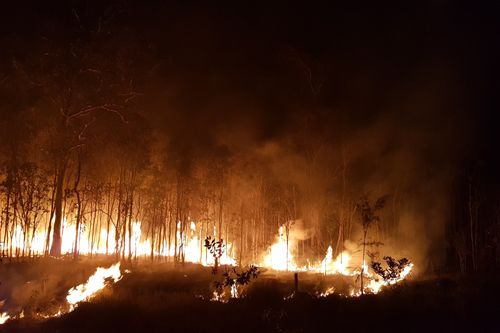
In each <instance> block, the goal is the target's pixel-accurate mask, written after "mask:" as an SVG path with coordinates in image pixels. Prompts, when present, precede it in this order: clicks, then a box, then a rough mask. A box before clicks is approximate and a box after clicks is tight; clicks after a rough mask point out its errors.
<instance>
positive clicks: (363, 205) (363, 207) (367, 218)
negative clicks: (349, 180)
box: [356, 196, 387, 294]
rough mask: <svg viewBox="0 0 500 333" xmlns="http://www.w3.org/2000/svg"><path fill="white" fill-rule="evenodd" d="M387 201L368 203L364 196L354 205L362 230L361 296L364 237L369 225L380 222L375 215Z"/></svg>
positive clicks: (382, 198)
mask: <svg viewBox="0 0 500 333" xmlns="http://www.w3.org/2000/svg"><path fill="white" fill-rule="evenodd" d="M386 200H387V196H382V197H380V198H378V199H377V200H376V201H375V203H373V204H372V203H370V201H369V200H368V198H367V197H366V196H363V197H361V198H360V199H359V200H358V202H357V203H356V212H357V213H358V216H359V220H360V222H361V226H362V228H363V243H362V246H363V260H362V263H361V273H360V278H361V294H363V293H364V282H363V275H364V268H365V254H366V245H368V244H367V243H366V236H367V234H368V229H369V228H370V226H371V225H373V224H374V223H376V222H379V221H380V217H379V216H378V215H377V212H378V211H380V210H381V209H382V208H384V205H385V202H386Z"/></svg>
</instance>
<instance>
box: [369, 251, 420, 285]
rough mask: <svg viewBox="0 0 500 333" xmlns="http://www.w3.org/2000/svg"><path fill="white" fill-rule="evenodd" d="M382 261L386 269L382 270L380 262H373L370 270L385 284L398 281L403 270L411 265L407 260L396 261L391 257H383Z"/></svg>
mask: <svg viewBox="0 0 500 333" xmlns="http://www.w3.org/2000/svg"><path fill="white" fill-rule="evenodd" d="M383 259H384V261H385V262H386V264H387V268H383V267H382V264H381V263H380V262H373V263H372V268H373V270H374V271H375V273H377V275H379V276H380V277H381V278H382V279H383V280H384V281H386V282H388V281H392V280H396V279H399V277H400V276H401V273H402V272H403V270H404V269H405V268H406V267H408V266H409V265H410V264H411V262H410V260H408V259H407V258H401V259H399V260H396V259H394V258H393V257H390V256H385V257H384V258H383Z"/></svg>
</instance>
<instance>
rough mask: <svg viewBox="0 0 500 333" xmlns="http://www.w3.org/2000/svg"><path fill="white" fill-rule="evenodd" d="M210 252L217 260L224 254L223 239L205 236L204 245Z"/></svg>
mask: <svg viewBox="0 0 500 333" xmlns="http://www.w3.org/2000/svg"><path fill="white" fill-rule="evenodd" d="M204 246H205V247H206V248H207V250H208V251H209V252H210V254H211V255H212V256H213V257H214V259H216V260H218V259H219V258H220V257H222V255H223V254H224V250H225V248H226V245H225V244H224V240H223V239H221V240H218V241H217V240H215V238H212V237H211V236H207V238H205V245H204Z"/></svg>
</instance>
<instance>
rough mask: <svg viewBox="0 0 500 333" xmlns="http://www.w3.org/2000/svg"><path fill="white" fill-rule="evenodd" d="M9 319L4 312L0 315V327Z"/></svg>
mask: <svg viewBox="0 0 500 333" xmlns="http://www.w3.org/2000/svg"><path fill="white" fill-rule="evenodd" d="M9 319H10V316H9V315H8V314H7V313H6V312H2V313H0V325H2V324H5V322H6V321H7V320H9Z"/></svg>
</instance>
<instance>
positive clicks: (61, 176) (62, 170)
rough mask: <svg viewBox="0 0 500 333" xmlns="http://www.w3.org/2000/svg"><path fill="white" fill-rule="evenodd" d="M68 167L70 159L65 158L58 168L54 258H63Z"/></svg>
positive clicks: (52, 248)
mask: <svg viewBox="0 0 500 333" xmlns="http://www.w3.org/2000/svg"><path fill="white" fill-rule="evenodd" d="M67 167H68V158H67V157H66V156H65V157H63V158H62V159H61V160H60V161H59V163H58V168H57V182H56V194H55V201H54V211H55V220H54V231H53V235H52V246H51V248H50V255H51V256H54V257H60V256H61V246H62V239H61V226H62V219H63V216H62V206H63V200H64V197H63V196H64V193H63V192H64V191H63V190H64V180H65V176H66V169H67Z"/></svg>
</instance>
